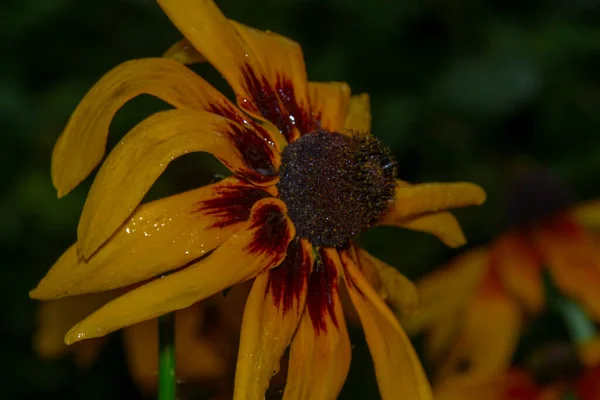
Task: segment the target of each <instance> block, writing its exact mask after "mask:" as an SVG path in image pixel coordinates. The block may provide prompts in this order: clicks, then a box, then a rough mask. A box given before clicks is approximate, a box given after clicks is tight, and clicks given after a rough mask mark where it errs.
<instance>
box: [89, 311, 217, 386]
mask: <svg viewBox="0 0 600 400" xmlns="http://www.w3.org/2000/svg"><path fill="white" fill-rule="evenodd" d="M203 328H204V310H203V308H202V303H198V304H194V305H192V306H191V307H188V308H184V309H182V310H178V311H176V312H175V364H176V365H177V369H176V371H175V372H176V374H177V376H176V378H177V380H178V381H179V380H183V381H185V382H190V381H191V382H194V381H196V382H197V381H200V382H205V381H209V380H215V379H218V378H220V377H221V376H223V375H224V374H225V373H226V372H227V364H226V360H225V358H224V355H223V354H221V353H220V352H219V349H218V346H215V343H214V341H213V340H211V338H208V337H206V336H204V335H203V334H202V329H203ZM123 341H124V347H125V349H126V355H127V363H128V365H129V371H130V373H131V375H132V377H133V379H134V381H135V382H136V383H137V385H138V386H139V387H140V388H142V389H143V390H144V392H145V393H146V394H148V395H152V394H155V393H156V388H157V387H158V351H151V350H150V349H158V323H157V321H156V320H149V321H144V322H140V323H139V324H135V325H132V326H129V327H127V328H125V329H124V330H123ZM85 342H87V340H85V341H83V342H80V343H85Z"/></svg>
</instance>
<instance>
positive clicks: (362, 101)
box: [344, 93, 371, 133]
mask: <svg viewBox="0 0 600 400" xmlns="http://www.w3.org/2000/svg"><path fill="white" fill-rule="evenodd" d="M344 128H345V129H346V130H348V131H354V132H363V133H365V132H371V106H370V104H369V95H368V94H367V93H361V94H359V95H355V96H352V97H350V104H349V105H348V114H347V115H346V120H345V122H344Z"/></svg>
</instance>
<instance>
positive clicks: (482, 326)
mask: <svg viewBox="0 0 600 400" xmlns="http://www.w3.org/2000/svg"><path fill="white" fill-rule="evenodd" d="M463 318H464V321H463V322H462V323H461V327H460V328H459V333H458V337H457V338H456V339H455V341H454V343H453V345H452V348H451V349H450V350H449V354H448V357H447V359H446V360H445V362H444V363H442V364H441V365H438V368H439V371H438V378H439V379H447V378H448V377H450V376H453V375H455V374H462V373H466V374H469V375H473V376H477V375H481V376H491V375H493V374H496V373H499V372H502V371H504V370H506V369H507V368H508V367H509V366H510V362H511V360H512V357H513V355H514V351H515V349H516V347H517V342H518V339H519V336H520V335H519V334H520V329H521V324H522V321H521V320H522V316H521V309H520V307H519V305H518V303H517V302H516V301H515V300H514V299H512V298H511V297H510V296H508V294H507V293H506V292H505V291H504V289H503V288H502V286H501V282H500V278H499V277H498V276H497V275H496V271H494V270H489V271H488V272H487V275H486V276H485V277H484V279H483V280H482V282H481V283H480V284H479V287H478V288H477V292H476V293H475V295H474V296H473V298H472V299H471V300H470V302H469V304H468V306H467V307H466V309H465V312H464V317H463ZM455 323H456V322H455Z"/></svg>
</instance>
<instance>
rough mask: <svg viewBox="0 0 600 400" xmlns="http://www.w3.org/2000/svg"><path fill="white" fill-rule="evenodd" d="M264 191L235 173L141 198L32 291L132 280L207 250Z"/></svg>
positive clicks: (45, 294) (51, 292) (47, 294)
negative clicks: (93, 245) (115, 225)
mask: <svg viewBox="0 0 600 400" xmlns="http://www.w3.org/2000/svg"><path fill="white" fill-rule="evenodd" d="M265 197H268V193H267V192H265V191H263V190H261V189H258V188H256V187H254V186H252V185H250V184H248V183H244V182H243V181H241V180H238V179H236V178H228V179H224V180H223V181H221V182H218V183H216V184H213V185H209V186H205V187H202V188H200V189H195V190H191V191H189V192H186V193H181V194H178V195H175V196H171V197H167V198H164V199H161V200H157V201H153V202H151V203H147V204H144V205H142V206H140V207H138V208H137V210H136V211H135V213H134V214H133V215H132V216H131V218H130V219H129V221H128V222H127V223H125V224H124V225H123V226H121V227H120V228H119V230H118V231H117V232H116V233H115V234H114V235H113V237H112V238H111V239H110V240H109V241H108V242H107V243H106V244H105V245H104V246H102V247H101V248H100V250H98V252H96V253H95V254H94V255H93V256H92V258H90V259H89V260H88V261H87V262H86V261H84V260H79V258H78V257H77V250H76V245H73V246H71V247H70V248H69V249H68V250H67V251H66V252H65V253H64V254H63V255H62V256H61V257H60V258H59V259H58V261H57V262H56V263H55V264H54V266H53V267H52V268H51V269H50V271H49V272H48V273H47V274H46V276H45V277H44V278H43V279H42V281H41V282H40V283H39V284H38V286H37V287H36V288H35V289H34V290H33V291H32V292H31V293H30V296H31V297H33V298H36V299H42V300H47V299H53V298H59V297H64V296H70V295H74V294H82V293H88V292H98V291H104V290H108V289H112V288H117V287H123V286H127V285H132V284H136V283H138V282H141V281H144V280H146V279H149V278H152V277H154V276H157V275H159V274H163V273H165V272H168V271H170V270H172V269H175V268H178V267H180V266H182V265H185V264H187V263H189V262H191V261H193V260H195V259H197V258H199V257H202V256H203V255H205V254H207V253H208V252H210V251H211V250H213V249H214V248H216V247H217V246H219V245H220V244H221V243H223V242H224V241H225V240H227V239H228V238H229V237H230V236H231V235H232V233H233V232H236V231H238V230H240V229H242V226H241V223H242V222H244V221H245V220H247V219H248V218H249V216H250V210H251V208H252V206H253V204H254V203H255V202H256V201H258V200H260V199H263V198H265Z"/></svg>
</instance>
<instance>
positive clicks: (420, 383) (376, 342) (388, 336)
mask: <svg viewBox="0 0 600 400" xmlns="http://www.w3.org/2000/svg"><path fill="white" fill-rule="evenodd" d="M341 258H342V263H343V265H344V272H345V275H344V276H345V281H346V286H347V288H348V292H349V293H350V298H351V299H352V303H353V304H354V307H355V308H356V311H357V313H358V316H359V318H360V321H361V323H362V327H363V330H364V331H365V337H366V339H367V344H368V346H369V350H370V351H371V356H372V357H373V363H374V364H375V375H376V377H377V384H378V385H379V393H380V395H381V398H382V399H383V400H395V399H415V400H430V399H432V396H431V387H430V385H429V382H428V381H427V376H426V375H425V372H424V371H423V367H422V366H421V363H420V361H419V358H418V357H417V354H416V353H415V351H414V349H413V347H412V344H411V343H410V340H409V339H408V337H407V336H406V333H404V331H403V330H402V328H401V327H400V324H399V323H398V320H397V319H396V317H395V316H394V314H393V313H392V312H391V310H390V309H389V308H388V307H387V306H386V305H385V303H384V302H383V301H382V300H381V299H380V298H379V296H377V293H376V292H375V290H373V288H372V287H371V286H370V285H369V284H368V282H367V280H366V279H365V277H364V276H363V275H362V273H361V272H360V270H359V269H358V267H357V266H356V265H355V264H354V262H353V261H352V258H351V257H350V255H349V254H348V253H346V252H342V253H341Z"/></svg>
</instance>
